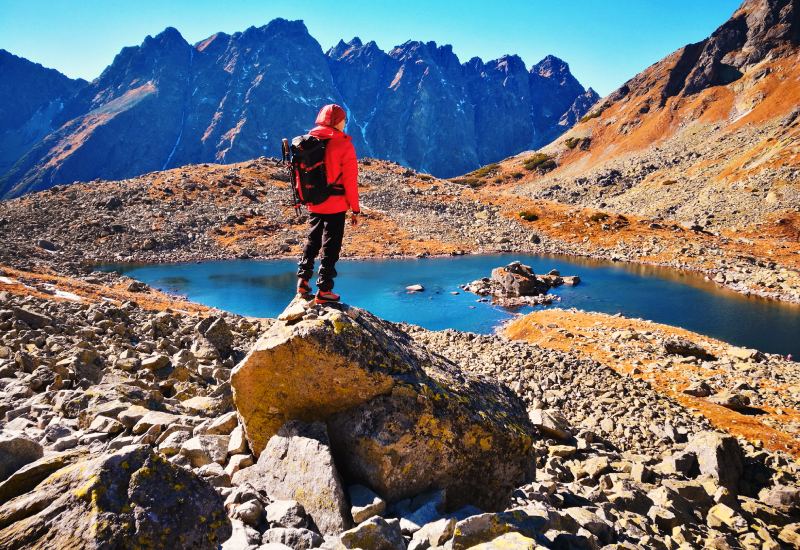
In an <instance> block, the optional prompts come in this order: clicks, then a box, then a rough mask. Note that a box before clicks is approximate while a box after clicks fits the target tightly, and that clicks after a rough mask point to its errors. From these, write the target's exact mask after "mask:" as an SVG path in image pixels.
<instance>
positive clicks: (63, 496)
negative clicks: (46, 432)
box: [0, 445, 231, 549]
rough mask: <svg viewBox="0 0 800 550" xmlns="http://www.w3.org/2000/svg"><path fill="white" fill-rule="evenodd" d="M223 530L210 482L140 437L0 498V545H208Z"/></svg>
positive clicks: (226, 527)
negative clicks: (12, 495) (2, 500)
mask: <svg viewBox="0 0 800 550" xmlns="http://www.w3.org/2000/svg"><path fill="white" fill-rule="evenodd" d="M230 535H231V524H230V520H229V519H228V517H227V515H226V514H225V509H224V507H223V502H222V499H221V498H220V497H219V495H217V493H216V492H214V489H213V488H212V487H211V486H210V485H208V483H206V482H205V481H203V480H201V479H200V478H199V477H197V476H196V475H194V474H192V473H191V472H189V471H187V470H184V469H182V468H180V467H178V466H175V465H173V464H171V463H169V462H167V461H166V460H164V459H163V458H162V457H160V456H159V455H157V454H155V453H153V452H152V451H151V450H150V448H149V447H147V446H144V445H142V446H129V447H124V448H122V449H120V450H119V451H117V452H115V453H112V454H104V455H101V456H99V457H96V458H91V459H86V460H80V461H78V462H75V463H73V464H70V465H67V466H65V467H63V468H61V469H59V470H57V471H55V472H54V473H52V474H51V475H49V476H48V477H47V478H46V479H45V480H44V481H42V482H41V483H39V484H38V485H37V486H36V487H35V489H33V490H32V492H30V493H26V494H22V495H19V496H17V497H15V498H13V499H11V500H10V501H8V502H6V503H4V504H3V505H2V506H0V548H133V547H137V548H138V547H141V548H164V547H167V546H173V547H176V548H178V547H180V548H198V549H202V548H208V549H215V548H217V547H218V546H219V544H220V542H222V541H223V540H225V539H227V538H228V537H230Z"/></svg>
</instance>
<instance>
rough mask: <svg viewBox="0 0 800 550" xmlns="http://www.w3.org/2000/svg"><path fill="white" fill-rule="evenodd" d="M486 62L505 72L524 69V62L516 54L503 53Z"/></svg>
mask: <svg viewBox="0 0 800 550" xmlns="http://www.w3.org/2000/svg"><path fill="white" fill-rule="evenodd" d="M486 64H487V65H493V66H494V67H495V68H497V69H499V70H503V71H505V72H518V71H523V72H524V71H525V62H524V61H523V60H522V58H521V57H520V56H518V55H516V54H505V55H503V56H501V57H500V58H498V59H495V60H492V61H489V62H488V63H486Z"/></svg>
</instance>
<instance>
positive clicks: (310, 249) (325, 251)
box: [297, 212, 345, 292]
mask: <svg viewBox="0 0 800 550" xmlns="http://www.w3.org/2000/svg"><path fill="white" fill-rule="evenodd" d="M344 219H345V212H339V213H338V214H314V213H312V214H311V219H310V220H309V221H310V225H311V231H309V233H308V238H307V239H306V246H305V248H304V249H303V257H302V258H301V259H300V261H299V262H298V264H297V267H298V269H297V276H298V277H300V278H301V279H305V280H306V281H308V280H309V279H311V276H312V275H313V274H314V260H315V259H316V258H317V254H319V252H320V249H322V255H321V257H320V267H319V278H318V279H317V288H319V289H320V290H322V291H325V292H328V291H330V290H332V289H333V278H334V277H336V261H337V260H338V259H339V252H341V250H342V238H343V237H344Z"/></svg>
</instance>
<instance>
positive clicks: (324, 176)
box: [290, 134, 344, 206]
mask: <svg viewBox="0 0 800 550" xmlns="http://www.w3.org/2000/svg"><path fill="white" fill-rule="evenodd" d="M327 142H328V140H325V139H319V138H317V137H314V136H312V135H308V134H306V135H302V136H297V137H296V138H294V139H293V140H292V146H291V148H290V151H291V154H290V161H291V166H292V185H293V186H294V188H295V190H296V191H297V202H299V203H300V204H302V205H305V206H308V205H310V204H311V205H315V204H321V203H323V202H325V201H326V200H327V199H328V197H330V196H332V195H344V186H343V185H341V184H339V178H341V174H339V177H337V178H336V181H334V182H328V172H327V170H326V169H325V147H326V145H327Z"/></svg>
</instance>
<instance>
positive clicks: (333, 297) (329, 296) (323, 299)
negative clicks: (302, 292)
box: [314, 290, 341, 304]
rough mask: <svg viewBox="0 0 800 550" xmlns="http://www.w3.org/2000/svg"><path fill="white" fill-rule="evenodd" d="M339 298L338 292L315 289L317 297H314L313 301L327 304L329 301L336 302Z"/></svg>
mask: <svg viewBox="0 0 800 550" xmlns="http://www.w3.org/2000/svg"><path fill="white" fill-rule="evenodd" d="M339 298H341V296H339V295H338V294H334V293H333V292H331V291H327V292H326V291H324V290H319V291H317V297H316V298H314V303H317V304H327V303H331V302H338V301H339Z"/></svg>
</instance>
